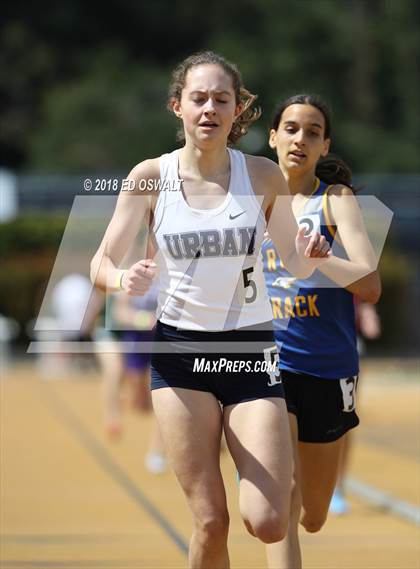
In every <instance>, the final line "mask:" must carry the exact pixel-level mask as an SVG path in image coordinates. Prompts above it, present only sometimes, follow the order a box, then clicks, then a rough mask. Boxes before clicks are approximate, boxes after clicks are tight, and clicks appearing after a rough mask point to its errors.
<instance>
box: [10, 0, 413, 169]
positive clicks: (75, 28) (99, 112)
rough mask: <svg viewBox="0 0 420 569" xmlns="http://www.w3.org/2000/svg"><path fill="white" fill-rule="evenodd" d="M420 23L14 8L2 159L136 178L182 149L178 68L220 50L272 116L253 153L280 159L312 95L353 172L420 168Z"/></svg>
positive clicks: (253, 5) (246, 1)
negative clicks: (141, 168)
mask: <svg viewBox="0 0 420 569" xmlns="http://www.w3.org/2000/svg"><path fill="white" fill-rule="evenodd" d="M419 19H420V4H419V3H418V2H417V1H416V0H404V1H403V2H398V1H397V0H348V1H346V2H338V1H337V0H281V1H280V2H279V1H278V0H261V1H260V2H258V3H257V2H251V0H243V1H242V2H240V3H238V2H236V1H235V0H223V2H221V1H219V0H214V2H213V3H212V6H211V9H210V8H209V9H208V10H207V11H206V10H205V9H204V8H203V5H202V4H200V3H199V2H194V1H193V0H182V1H181V0H174V1H173V2H172V3H170V4H169V3H168V2H167V1H166V0H155V1H154V2H147V3H142V2H131V1H130V0H120V1H119V2H117V1H116V0H111V1H110V2H107V3H104V4H103V5H102V6H101V9H100V12H98V10H97V5H96V4H94V3H86V2H82V0H62V1H61V2H60V3H59V4H57V3H55V2H52V1H51V0H46V1H45V2H44V3H43V8H42V10H41V9H40V7H39V5H38V4H36V3H35V4H31V5H28V4H27V3H25V4H24V3H23V2H22V0H15V2H14V3H13V4H12V3H9V4H8V5H6V7H5V8H3V23H2V24H1V25H0V32H1V40H0V69H1V71H0V97H1V100H2V103H3V104H2V113H3V114H4V118H3V120H2V134H1V135H0V153H1V157H2V158H1V159H2V163H3V164H4V165H6V166H11V167H15V168H29V167H30V168H34V167H35V168H37V169H44V170H45V169H48V170H50V169H51V170H54V171H58V170H60V171H77V170H78V171H80V170H84V169H88V168H89V169H99V168H104V167H105V168H107V169H113V168H119V169H123V170H126V168H127V164H129V163H133V162H136V161H137V160H138V159H141V158H142V157H143V156H146V155H147V156H151V155H153V154H156V153H159V152H161V151H162V149H166V148H168V146H169V148H170V147H171V146H173V145H174V138H173V137H172V134H171V133H172V128H171V122H170V121H167V120H166V118H165V115H164V114H163V113H164V111H163V107H164V102H165V95H166V89H167V84H168V81H169V74H168V71H169V69H170V68H171V67H172V66H173V64H174V63H176V62H177V61H179V60H181V59H182V58H183V57H185V56H186V55H188V54H189V53H191V52H193V51H196V50H198V49H203V48H204V49H207V48H210V49H216V50H218V51H220V52H222V53H223V54H224V55H226V56H227V57H228V58H230V59H232V60H233V61H235V62H236V63H237V64H238V66H239V68H240V69H241V70H242V73H243V75H244V79H245V81H246V84H247V85H248V86H249V88H250V89H251V90H252V91H254V92H257V93H258V94H259V95H260V101H261V103H262V106H263V109H264V111H265V114H264V116H263V120H262V121H261V122H260V124H259V125H258V126H256V128H255V134H254V135H253V138H252V137H250V142H249V144H248V146H246V145H245V148H248V149H249V150H250V151H253V152H265V153H267V154H268V155H271V154H270V153H269V150H268V148H267V147H266V146H265V145H264V143H263V142H264V139H265V138H266V132H267V128H268V126H269V117H270V114H271V113H272V111H273V110H274V107H275V105H276V103H277V102H278V101H279V100H281V99H283V98H284V97H286V96H288V95H290V94H292V93H296V92H299V91H311V92H318V93H319V94H320V95H322V96H323V97H324V98H326V99H327V100H328V101H329V102H330V104H331V106H332V108H333V110H334V124H335V126H336V132H335V133H334V144H333V149H334V150H335V151H336V152H337V153H339V154H341V155H343V157H345V158H346V159H347V160H348V161H349V162H350V163H351V165H352V167H353V169H354V170H356V171H361V172H362V171H364V172H379V171H381V172H386V171H388V172H389V171H392V172H403V171H411V172H416V171H418V170H419V169H420V164H419V152H418V148H419V142H420V141H419V133H420V113H419V105H420V102H419V101H420V97H419V82H418V62H419V60H420V57H419V51H420V50H419V29H418V25H417V22H418V21H419ZM114 51H115V53H114ZM6 117H7V118H6ZM66 139H67V140H66ZM65 154H66V156H65ZM133 158H134V160H133Z"/></svg>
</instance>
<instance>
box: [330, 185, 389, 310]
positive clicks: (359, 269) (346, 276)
mask: <svg viewBox="0 0 420 569" xmlns="http://www.w3.org/2000/svg"><path fill="white" fill-rule="evenodd" d="M328 210H329V212H330V214H331V217H332V222H333V223H334V225H335V226H337V230H338V239H339V241H340V243H341V244H342V246H343V247H344V249H345V251H346V253H347V256H348V259H341V258H339V257H337V256H336V255H332V256H331V257H330V259H328V261H326V262H325V263H324V264H323V265H322V266H321V267H320V270H321V271H322V272H323V273H324V274H325V275H326V276H327V277H328V278H330V279H332V280H333V281H334V282H336V283H337V284H339V285H341V286H343V287H345V288H346V289H347V290H349V291H350V292H352V293H353V294H357V295H358V296H360V298H362V299H363V300H366V301H367V302H370V303H372V304H374V303H376V302H378V300H379V298H380V295H381V281H380V278H379V273H378V271H377V259H376V257H375V253H374V251H373V248H372V245H371V243H370V241H369V237H368V235H367V232H366V228H365V225H364V222H363V217H362V213H361V210H360V206H359V204H358V202H357V199H356V197H355V196H354V194H353V192H352V191H351V190H350V189H349V188H347V187H346V186H342V185H337V186H335V187H334V188H332V189H331V191H330V192H329V195H328Z"/></svg>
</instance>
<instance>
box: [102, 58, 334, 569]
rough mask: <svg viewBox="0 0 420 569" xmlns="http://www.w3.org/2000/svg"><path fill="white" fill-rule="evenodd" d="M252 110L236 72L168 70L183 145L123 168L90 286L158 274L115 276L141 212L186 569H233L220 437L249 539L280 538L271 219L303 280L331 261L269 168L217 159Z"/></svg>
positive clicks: (284, 499) (145, 284)
mask: <svg viewBox="0 0 420 569" xmlns="http://www.w3.org/2000/svg"><path fill="white" fill-rule="evenodd" d="M254 100H255V97H254V96H252V95H250V93H248V92H247V91H246V90H245V89H244V88H243V87H242V82H241V78H240V75H239V72H238V71H237V69H236V67H235V66H234V65H232V64H230V63H229V62H227V61H226V60H225V59H223V58H222V57H220V56H218V55H217V54H214V53H212V52H203V53H200V54H197V55H194V56H191V57H189V58H187V59H186V60H185V61H184V62H183V63H182V64H181V65H179V66H178V67H177V69H176V70H175V72H174V74H173V81H172V85H171V89H170V99H169V106H170V109H171V110H172V111H173V112H174V113H175V115H176V116H177V117H178V118H179V119H180V120H181V121H182V124H183V135H184V138H185V144H184V146H183V147H182V148H181V149H180V150H177V151H174V152H172V153H170V154H166V155H163V156H161V157H160V158H155V159H151V160H145V161H144V162H141V163H140V164H138V165H137V166H136V167H135V168H134V169H133V170H132V172H131V173H130V175H129V181H130V182H129V185H127V186H126V187H127V188H128V187H129V188H130V191H121V193H120V195H119V198H118V202H117V206H116V210H115V212H114V215H113V217H112V220H111V222H110V224H109V226H108V229H107V231H106V233H105V236H104V239H103V241H102V244H101V246H100V247H99V249H98V252H97V253H96V255H95V257H94V259H93V260H92V267H91V275H92V281H93V282H94V283H95V285H96V286H99V287H101V288H107V289H110V290H111V291H116V290H118V289H123V290H125V291H126V292H127V293H128V294H130V295H142V294H144V293H145V291H146V290H148V288H149V286H150V284H151V282H152V280H153V278H154V277H155V274H156V271H157V265H156V263H155V262H154V261H153V260H152V259H150V258H149V259H144V260H141V261H138V262H136V263H134V264H133V265H132V266H130V267H128V268H127V269H126V270H122V269H121V268H120V266H121V264H122V262H123V259H124V256H125V254H126V252H127V251H128V249H129V248H130V246H131V244H132V243H133V241H134V239H135V237H136V235H137V233H138V231H139V229H140V227H141V226H142V225H144V223H147V222H145V219H147V218H146V216H148V215H149V214H151V215H150V229H151V230H152V237H153V240H154V243H155V251H157V253H156V257H155V259H156V261H157V264H158V265H159V268H158V270H159V308H158V315H157V316H158V326H157V332H156V353H155V354H154V356H153V360H152V375H153V377H152V389H153V392H152V396H153V406H154V410H155V413H156V416H157V419H158V422H159V425H160V428H161V431H162V435H163V439H164V441H165V445H166V448H167V453H168V458H169V461H170V463H171V466H172V467H173V469H174V471H175V473H176V476H177V478H178V480H179V482H180V484H181V486H182V488H183V490H184V492H185V495H186V497H187V500H188V504H189V506H190V509H191V511H192V514H193V524H194V527H193V535H192V538H191V542H190V551H189V563H190V567H194V568H199V567H215V568H216V567H217V568H218V569H220V568H222V567H223V568H226V567H229V556H228V550H227V535H228V526H229V515H228V510H227V505H226V495H225V488H224V484H223V479H222V476H221V472H220V466H219V451H220V439H221V433H222V430H224V432H225V436H226V441H227V444H228V447H229V450H230V453H231V455H232V457H233V460H234V461H235V464H236V466H237V469H238V472H239V474H240V479H241V482H240V497H239V505H240V511H241V514H242V517H243V519H244V523H245V525H246V527H247V529H248V531H249V532H250V533H251V534H252V535H254V536H255V537H257V538H259V539H260V540H261V541H263V542H264V543H272V542H276V541H279V540H281V539H282V538H283V537H284V535H285V533H286V530H287V523H288V515H289V510H290V489H291V476H292V451H291V441H290V431H289V424H288V418H287V410H286V405H285V402H284V393H283V388H282V385H281V383H280V381H279V378H278V374H277V372H272V373H267V372H266V371H264V370H263V367H264V366H263V363H264V361H265V360H267V359H270V358H273V355H274V354H273V349H272V347H273V345H274V341H273V335H272V329H271V308H270V305H269V301H268V297H267V293H266V289H265V284H264V278H263V273H262V267H261V260H260V245H261V241H262V239H263V235H264V230H265V226H266V222H267V221H268V220H269V219H270V216H271V218H272V219H273V218H275V224H271V223H270V232H271V236H272V238H273V241H274V243H275V245H276V247H277V249H278V250H279V252H280V254H281V257H282V259H284V260H285V261H284V262H285V265H286V267H287V268H288V270H289V271H290V272H292V273H293V274H295V275H296V276H299V277H301V278H304V277H306V276H309V275H310V274H312V272H313V270H314V269H315V268H316V267H317V266H319V264H320V263H322V262H323V260H324V259H325V258H326V257H327V256H328V255H329V246H328V244H327V243H326V241H325V239H324V238H323V237H321V236H320V235H319V234H315V235H313V236H312V237H306V236H305V235H304V232H305V229H303V230H300V231H298V227H297V224H296V221H295V218H294V216H293V214H292V211H291V207H290V197H289V192H288V189H287V186H286V184H285V181H284V178H283V176H282V174H281V172H280V170H279V168H278V167H277V165H276V164H275V163H274V162H271V161H270V160H268V159H266V158H261V157H253V156H244V155H243V154H242V153H240V152H238V151H235V150H231V149H228V148H227V144H228V143H234V142H236V141H237V140H238V139H239V138H240V136H242V135H243V134H245V133H246V131H247V127H248V126H249V124H251V123H252V122H253V121H254V120H256V119H257V118H258V116H259V111H258V110H256V109H253V107H252V104H253V101H254ZM178 180H182V183H181V182H178ZM147 184H156V185H157V186H159V184H161V186H160V189H161V191H159V192H155V193H154V195H153V196H152V197H149V198H146V197H145V192H142V188H144V187H146V185H147ZM149 195H150V194H149ZM279 196H280V198H281V199H277V198H278V197H279ZM230 342H232V344H230ZM233 345H236V348H233V347H232V346H233ZM238 345H239V348H238ZM244 349H245V350H246V353H244ZM168 352H171V353H168ZM220 356H223V362H222V361H221V358H220ZM196 361H199V364H200V365H201V368H200V369H198V368H197V369H195V367H194V366H195V365H196ZM216 368H217V372H215V371H214V370H215V369H216Z"/></svg>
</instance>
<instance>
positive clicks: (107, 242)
mask: <svg viewBox="0 0 420 569" xmlns="http://www.w3.org/2000/svg"><path fill="white" fill-rule="evenodd" d="M159 177H160V173H159V159H158V158H155V159H151V160H145V161H144V162H141V163H140V164H138V165H137V166H135V167H134V168H133V169H132V171H131V172H130V174H129V175H128V177H127V179H130V180H132V181H133V182H134V183H132V186H133V188H134V189H133V190H132V191H128V190H122V191H121V192H120V194H119V196H118V200H117V205H116V207H115V211H114V214H113V216H112V219H111V221H110V223H109V225H108V227H107V229H106V231H105V235H104V237H103V239H102V242H101V244H100V246H99V248H98V250H97V252H96V253H95V255H94V257H93V259H92V261H91V271H90V276H91V281H92V283H93V284H94V285H95V286H96V287H98V288H100V289H101V290H108V291H110V292H112V291H116V290H119V289H120V283H119V282H117V281H118V279H119V275H120V274H121V271H120V270H119V268H118V267H119V265H120V264H121V262H122V260H123V259H124V256H125V254H126V253H127V251H128V250H129V248H130V246H131V245H132V243H133V241H134V239H135V238H136V235H137V234H138V232H139V230H140V228H141V227H142V225H144V224H148V223H149V220H150V213H151V212H153V208H154V203H155V202H156V199H157V196H154V195H153V196H151V195H150V193H145V192H142V191H140V189H139V182H140V181H141V180H146V181H147V180H158V179H159ZM141 270H144V276H145V277H149V278H152V275H151V271H150V270H149V269H148V268H147V267H144V269H141ZM149 273H150V274H149Z"/></svg>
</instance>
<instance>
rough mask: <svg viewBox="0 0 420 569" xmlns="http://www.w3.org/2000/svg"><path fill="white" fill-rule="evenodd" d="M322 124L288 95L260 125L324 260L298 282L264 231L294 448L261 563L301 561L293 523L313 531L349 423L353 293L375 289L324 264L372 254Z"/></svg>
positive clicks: (363, 259)
mask: <svg viewBox="0 0 420 569" xmlns="http://www.w3.org/2000/svg"><path fill="white" fill-rule="evenodd" d="M330 131H331V126H330V116H329V112H328V109H327V107H326V105H325V104H324V103H323V102H322V101H321V100H320V99H319V97H317V96H314V95H297V96H294V97H291V98H290V99H288V100H287V101H285V102H284V103H283V104H282V105H280V107H279V109H278V111H277V113H276V115H275V118H274V121H273V124H272V128H271V131H270V139H269V144H270V146H271V148H273V149H274V150H275V151H276V153H277V156H278V161H279V166H280V169H281V171H282V173H283V174H284V176H285V178H286V180H287V182H288V185H289V188H290V192H291V194H292V196H293V204H292V205H293V212H294V214H295V217H296V219H297V221H298V223H299V225H303V226H305V227H306V228H307V232H308V233H311V232H313V231H319V232H320V233H321V234H322V235H324V236H325V238H326V239H327V240H328V242H329V243H330V245H331V247H332V248H333V252H334V259H329V260H328V261H327V262H326V263H325V264H324V265H323V266H322V267H320V268H319V270H317V271H315V272H314V273H313V275H312V276H311V277H310V278H308V279H305V280H300V279H296V278H294V277H293V276H292V275H291V274H290V273H289V272H288V271H287V270H286V269H285V268H284V265H283V264H282V260H281V258H280V256H279V254H278V252H277V251H276V248H275V246H274V244H273V242H272V240H271V239H270V237H269V236H268V235H267V236H266V238H265V240H264V242H263V246H262V254H263V260H264V273H265V279H266V284H267V289H268V292H269V295H270V299H271V305H272V310H273V322H274V327H275V337H276V344H277V347H278V350H279V355H280V364H279V365H280V369H281V376H282V381H283V385H284V388H285V393H286V402H287V408H288V412H289V419H290V426H291V432H292V438H293V444H294V454H295V474H294V487H293V495H292V506H291V517H290V521H289V530H288V535H287V537H286V539H284V540H283V541H282V542H278V543H275V544H270V545H267V558H268V563H269V567H282V568H289V567H293V568H299V567H301V554H300V546H299V540H298V523H299V521H300V522H301V523H302V525H303V526H304V527H305V529H306V530H307V531H309V532H316V531H319V530H320V529H321V527H322V526H323V524H324V522H325V520H326V517H327V513H328V507H329V503H330V500H331V496H332V493H333V490H334V486H335V482H336V478H337V472H338V462H339V456H340V452H341V447H342V442H343V435H344V434H345V433H346V432H347V431H348V430H349V429H352V428H353V427H355V426H357V425H358V423H359V419H358V417H357V414H356V411H355V394H356V385H357V377H358V371H359V366H358V353H357V344H356V329H355V316H354V302H353V295H357V296H359V297H360V298H362V299H363V300H366V301H368V302H372V303H375V302H377V300H378V299H379V296H380V290H381V285H380V280H379V276H378V273H377V271H373V272H372V271H369V269H366V271H365V274H364V276H363V274H360V276H361V277H362V278H359V279H358V280H354V278H353V279H350V280H349V282H347V283H346V286H339V284H337V282H336V279H335V274H336V273H335V271H334V269H335V268H336V267H335V266H334V264H337V263H341V265H342V266H343V267H344V268H345V263H348V264H349V266H350V265H351V264H352V263H353V264H359V265H360V266H366V267H372V266H373V264H372V257H373V256H374V255H373V251H372V248H371V247H370V244H369V240H368V238H367V234H366V231H365V228H364V226H363V221H362V217H361V215H360V210H359V208H358V207H357V202H356V200H355V198H354V190H353V188H352V183H351V172H350V170H349V168H348V166H347V165H346V164H345V163H344V162H343V161H342V160H341V159H339V158H338V157H333V156H331V155H329V147H330V136H331V133H330ZM329 265H330V266H329Z"/></svg>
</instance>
